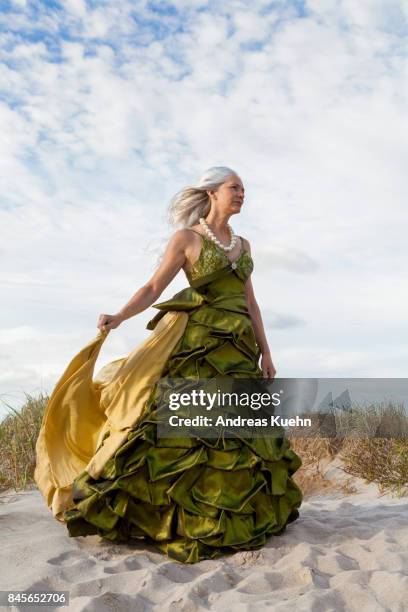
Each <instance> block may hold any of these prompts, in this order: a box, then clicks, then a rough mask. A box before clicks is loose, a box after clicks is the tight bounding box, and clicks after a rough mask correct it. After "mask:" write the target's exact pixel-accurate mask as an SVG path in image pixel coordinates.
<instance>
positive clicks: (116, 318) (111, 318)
mask: <svg viewBox="0 0 408 612" xmlns="http://www.w3.org/2000/svg"><path fill="white" fill-rule="evenodd" d="M122 321H123V319H122V317H121V316H120V315H117V314H116V315H108V314H101V315H100V316H99V321H98V325H97V327H98V329H100V330H101V331H109V330H110V329H116V328H117V327H119V325H120V324H121V323H122Z"/></svg>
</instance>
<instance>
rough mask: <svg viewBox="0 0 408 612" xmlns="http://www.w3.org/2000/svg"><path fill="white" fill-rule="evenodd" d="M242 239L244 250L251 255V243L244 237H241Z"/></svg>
mask: <svg viewBox="0 0 408 612" xmlns="http://www.w3.org/2000/svg"><path fill="white" fill-rule="evenodd" d="M241 238H242V243H243V246H244V249H245V250H246V251H248V252H249V253H251V245H250V243H249V240H248V239H247V238H244V237H243V236H241Z"/></svg>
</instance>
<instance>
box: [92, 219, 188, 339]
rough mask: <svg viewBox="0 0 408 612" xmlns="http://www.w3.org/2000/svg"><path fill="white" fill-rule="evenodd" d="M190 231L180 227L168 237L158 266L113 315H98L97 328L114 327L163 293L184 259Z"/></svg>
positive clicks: (106, 328) (150, 303)
mask: <svg viewBox="0 0 408 612" xmlns="http://www.w3.org/2000/svg"><path fill="white" fill-rule="evenodd" d="M191 239H192V238H191V232H188V231H187V230H184V229H181V230H178V231H176V232H175V233H174V234H173V236H172V237H171V238H170V240H169V242H168V244H167V246H166V249H165V252H164V255H163V259H162V261H161V263H160V266H159V268H158V269H157V270H156V272H155V273H154V274H153V276H152V277H151V278H150V279H149V280H148V281H147V283H146V284H145V285H143V286H142V287H141V288H140V289H138V291H136V293H135V294H134V295H133V296H132V297H131V298H130V300H129V301H128V302H127V303H126V304H125V305H124V306H123V307H122V308H121V309H120V310H119V311H118V312H117V313H116V314H114V315H106V314H102V315H100V317H99V322H98V328H99V329H103V330H108V329H115V328H116V327H118V325H120V323H122V322H123V321H125V320H126V319H129V318H130V317H133V315H135V314H138V313H139V312H142V311H143V310H146V308H148V307H149V306H151V305H152V304H153V303H154V302H155V301H156V300H157V298H158V297H159V296H160V295H161V294H162V293H163V291H164V289H165V288H166V287H167V285H169V283H170V282H171V281H172V280H173V278H174V277H175V276H176V274H177V273H178V272H179V270H180V269H181V268H182V267H183V266H184V263H185V261H186V249H187V247H188V245H189V242H190V241H191Z"/></svg>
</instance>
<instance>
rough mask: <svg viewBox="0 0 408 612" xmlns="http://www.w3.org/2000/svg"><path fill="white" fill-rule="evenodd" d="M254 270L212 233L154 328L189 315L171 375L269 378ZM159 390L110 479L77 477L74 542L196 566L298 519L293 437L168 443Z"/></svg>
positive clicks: (260, 541) (106, 474) (69, 518)
mask: <svg viewBox="0 0 408 612" xmlns="http://www.w3.org/2000/svg"><path fill="white" fill-rule="evenodd" d="M200 235H201V234H200ZM241 245H242V240H241ZM253 266H254V264H253V261H252V258H251V256H250V254H249V253H248V252H247V251H246V250H245V249H244V247H243V246H241V252H240V254H239V256H238V258H236V259H235V260H234V261H233V262H231V261H230V259H229V258H228V256H227V254H226V253H225V252H224V251H223V250H222V249H220V248H219V247H218V246H217V245H216V244H214V243H213V242H212V241H211V240H209V239H208V238H207V237H205V236H202V249H201V252H200V255H199V258H198V260H197V261H196V263H195V265H194V266H193V268H192V269H191V271H190V272H189V273H187V278H188V281H189V287H187V288H186V289H184V290H182V291H180V292H179V293H177V294H176V295H175V296H174V297H173V298H172V299H170V300H168V301H166V302H162V303H159V304H155V305H154V306H155V307H156V308H158V309H159V312H158V313H157V314H156V316H155V317H154V318H153V319H152V320H151V321H150V322H149V323H148V325H147V328H148V329H154V327H155V325H156V323H157V321H158V320H159V319H160V318H161V317H162V316H163V315H164V314H165V313H166V312H167V311H171V310H184V311H186V312H188V315H189V319H188V322H187V326H186V328H185V331H184V333H183V335H182V336H181V338H180V339H179V341H178V342H177V344H176V346H175V348H174V350H173V351H172V353H171V356H170V358H169V359H168V361H167V365H166V367H165V370H164V371H163V373H162V376H163V377H170V378H179V377H182V378H190V379H194V378H197V377H198V378H213V377H216V376H232V377H241V378H253V377H254V378H261V377H262V370H261V369H260V367H259V365H258V361H259V357H260V351H259V347H258V345H257V343H256V338H255V334H254V330H253V326H252V322H251V318H250V316H249V313H248V310H247V306H246V301H245V294H244V284H245V281H246V280H247V278H248V277H249V276H250V274H251V272H252V270H253ZM156 392H157V383H156V384H155V385H154V386H153V388H152V393H151V395H150V398H149V400H148V401H147V403H146V405H145V407H144V411H143V413H142V417H141V419H140V421H139V422H138V423H137V425H136V426H135V427H134V428H132V429H131V431H130V433H129V435H128V439H127V441H126V443H124V444H123V445H122V446H121V447H120V448H119V450H117V451H116V453H115V455H114V457H112V458H111V459H109V460H108V461H107V463H106V464H105V466H104V469H103V472H102V474H101V475H100V477H99V478H98V479H97V480H94V479H93V478H92V477H91V476H90V475H89V474H87V473H86V472H83V473H82V474H81V475H80V476H78V478H76V479H75V481H74V488H73V498H74V503H75V505H74V506H73V507H72V508H70V509H69V510H66V511H65V512H64V519H65V521H66V525H67V528H68V531H69V535H70V536H84V535H90V534H99V535H100V536H101V537H102V538H104V539H106V540H110V541H113V542H126V541H129V540H130V539H132V538H136V539H142V540H143V539H144V540H145V541H147V542H149V543H152V544H154V545H155V546H156V547H158V548H159V549H160V550H161V551H163V552H164V553H166V554H167V555H168V556H169V557H170V558H172V559H176V560H178V561H180V562H182V563H195V562H197V561H200V560H202V559H209V558H215V557H219V556H220V555H224V554H228V553H233V552H235V551H239V550H251V549H258V548H260V547H262V546H263V545H264V544H265V543H266V541H267V539H268V538H269V536H271V535H278V534H280V533H282V532H283V531H284V530H285V528H286V524H287V523H290V522H292V521H294V520H295V519H297V518H298V516H299V512H298V508H299V507H300V505H301V502H302V493H301V491H300V489H299V487H298V486H297V485H296V483H295V482H294V480H293V479H292V475H293V474H294V473H295V472H296V470H297V469H298V468H299V467H300V466H301V460H300V458H299V456H298V455H297V454H296V453H295V452H294V451H293V450H292V449H291V448H290V443H289V441H288V440H287V438H285V437H284V435H283V436H281V437H268V438H267V439H266V440H265V438H260V439H250V440H248V438H246V439H245V438H243V439H240V438H238V437H237V438H227V437H221V438H220V439H204V438H203V439H201V438H178V439H176V438H161V437H158V436H157V424H155V422H154V415H155V409H156V408H157V405H158V398H157V393H156Z"/></svg>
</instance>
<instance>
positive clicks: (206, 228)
mask: <svg viewBox="0 0 408 612" xmlns="http://www.w3.org/2000/svg"><path fill="white" fill-rule="evenodd" d="M199 222H200V224H201V227H202V228H203V230H204V231H205V233H206V234H207V236H208V237H209V238H210V239H211V240H212V241H213V242H215V244H216V245H217V246H219V247H220V248H221V249H223V250H224V251H227V252H229V251H232V249H233V248H234V246H235V245H236V243H237V237H236V235H235V234H234V232H233V230H232V227H231V226H230V224H229V223H228V229H229V233H230V236H231V242H230V244H229V245H227V246H225V244H222V242H221V241H220V240H218V238H217V236H216V235H215V234H214V233H213V232H212V230H211V229H210V227H209V226H208V224H207V222H206V220H205V219H204V217H200V218H199Z"/></svg>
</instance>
